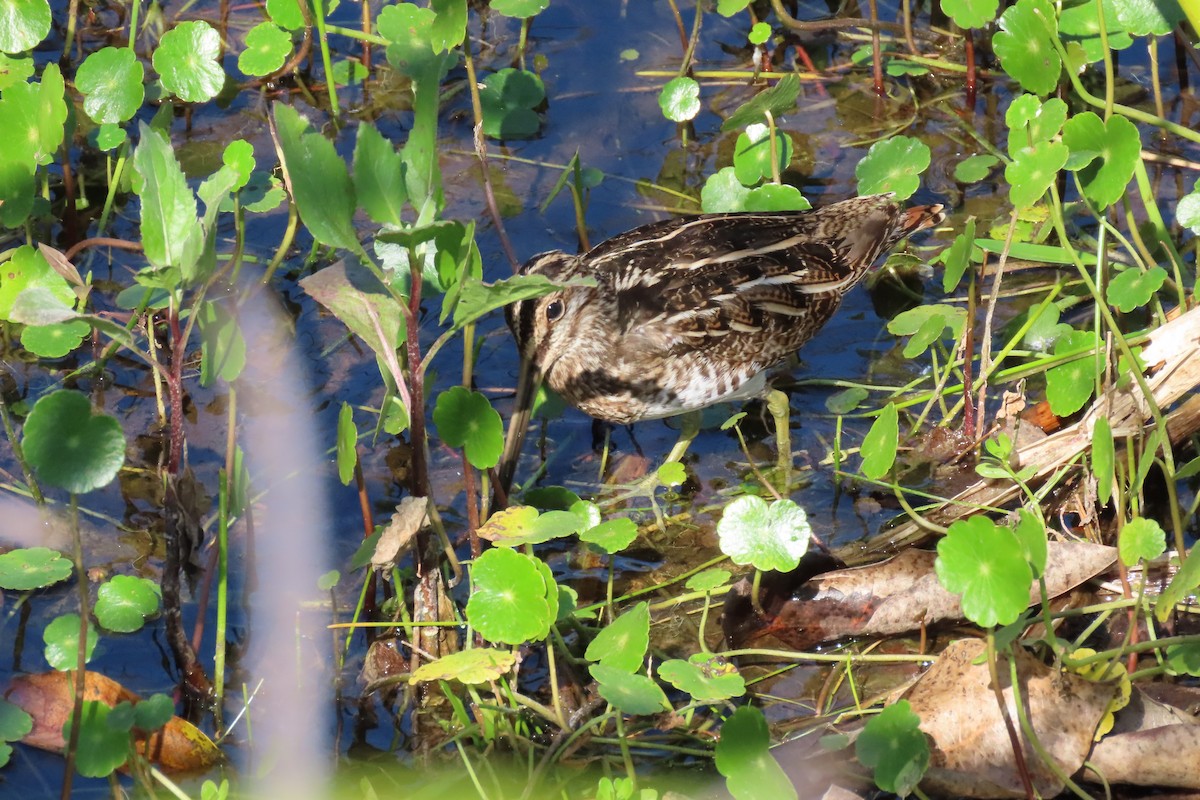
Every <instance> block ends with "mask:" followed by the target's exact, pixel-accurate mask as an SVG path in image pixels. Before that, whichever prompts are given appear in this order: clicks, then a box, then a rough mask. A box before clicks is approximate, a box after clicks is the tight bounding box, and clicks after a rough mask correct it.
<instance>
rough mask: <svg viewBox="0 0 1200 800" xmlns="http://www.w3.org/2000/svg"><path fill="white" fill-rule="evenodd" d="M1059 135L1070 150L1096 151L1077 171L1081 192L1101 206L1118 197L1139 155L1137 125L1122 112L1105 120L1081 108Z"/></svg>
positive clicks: (1140, 150) (1140, 147)
mask: <svg viewBox="0 0 1200 800" xmlns="http://www.w3.org/2000/svg"><path fill="white" fill-rule="evenodd" d="M1062 138H1063V143H1064V144H1065V145H1066V146H1067V147H1068V148H1069V149H1070V151H1071V153H1072V154H1074V153H1076V152H1096V153H1099V154H1100V157H1099V158H1096V159H1093V160H1091V161H1090V162H1088V163H1087V165H1086V166H1084V167H1083V168H1082V169H1080V170H1079V172H1078V175H1079V182H1080V184H1082V185H1083V193H1084V195H1086V196H1087V198H1088V199H1089V200H1091V201H1092V202H1093V203H1095V204H1096V205H1097V206H1099V207H1100V208H1101V209H1103V208H1107V207H1108V206H1110V205H1112V204H1113V203H1115V202H1116V201H1117V200H1119V199H1121V196H1122V195H1123V194H1124V193H1125V187H1126V186H1127V185H1128V184H1129V180H1130V178H1132V177H1133V171H1134V169H1135V168H1136V167H1137V165H1138V162H1139V161H1140V160H1141V157H1142V140H1141V137H1140V136H1139V135H1138V130H1137V127H1136V126H1135V125H1134V124H1133V123H1132V122H1130V121H1129V120H1127V119H1126V118H1125V117H1122V116H1114V117H1112V119H1110V120H1109V121H1108V122H1107V123H1106V122H1103V121H1102V120H1101V119H1100V117H1098V116H1096V115H1095V114H1094V113H1092V112H1091V111H1085V112H1083V113H1082V114H1076V115H1075V116H1073V117H1071V118H1070V119H1069V120H1067V121H1066V123H1064V125H1063V132H1062Z"/></svg>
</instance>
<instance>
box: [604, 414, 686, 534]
mask: <svg viewBox="0 0 1200 800" xmlns="http://www.w3.org/2000/svg"><path fill="white" fill-rule="evenodd" d="M702 418H703V412H701V411H688V412H686V413H684V414H681V415H680V417H679V439H678V440H677V441H676V442H675V446H674V447H672V448H671V452H670V453H668V454H667V458H666V460H665V461H664V462H663V463H664V464H667V463H670V462H672V461H679V460H680V459H682V458H683V455H684V453H686V452H687V449H688V447H690V446H691V444H692V440H693V439H695V438H696V434H697V433H699V432H700V421H701V419H702ZM660 486H662V481H660V480H659V478H658V470H654V471H653V472H651V473H650V474H648V475H646V476H645V477H643V478H642V479H641V480H639V481H637V482H636V483H634V484H633V485H632V486H630V487H629V489H628V491H625V492H622V493H621V494H620V495H618V496H617V497H615V498H613V502H619V501H621V500H628V499H629V498H631V497H647V498H649V499H650V502H651V504H653V505H654V512H655V514H654V515H655V517H657V518H658V520H659V525H660V526H661V525H662V515H661V513H660V512H659V510H658V504H657V503H655V502H654V491H655V490H656V489H658V488H659V487H660Z"/></svg>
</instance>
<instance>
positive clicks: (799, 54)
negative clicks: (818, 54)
mask: <svg viewBox="0 0 1200 800" xmlns="http://www.w3.org/2000/svg"><path fill="white" fill-rule="evenodd" d="M796 58H798V59H800V62H801V63H802V64H804V68H805V69H807V70H808V71H809V72H811V73H813V74H814V75H816V74H818V73H819V72H820V70H818V69H817V65H816V64H814V63H813V60H812V56H810V55H809V54H808V49H807V48H805V47H804V45H802V44H797V45H796ZM813 88H814V89H815V90H816V92H817V96H818V97H828V96H829V92H827V91H825V84H823V83H821V81H820V80H819V79H818V80H814V81H813Z"/></svg>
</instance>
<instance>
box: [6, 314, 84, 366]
mask: <svg viewBox="0 0 1200 800" xmlns="http://www.w3.org/2000/svg"><path fill="white" fill-rule="evenodd" d="M91 332H92V326H91V325H89V324H88V323H87V322H84V321H83V320H81V319H71V320H67V321H65V322H54V323H51V324H49V325H27V326H26V327H25V329H24V330H22V331H21V346H22V347H24V348H25V349H26V350H28V351H29V352H31V353H33V354H34V355H37V356H40V357H42V358H62V357H63V356H65V355H67V354H68V353H71V352H73V351H74V350H75V348H77V347H79V345H81V344H83V340H84V337H86V336H87V335H88V334H89V333H91Z"/></svg>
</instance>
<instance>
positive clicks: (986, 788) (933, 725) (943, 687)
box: [905, 639, 1115, 797]
mask: <svg viewBox="0 0 1200 800" xmlns="http://www.w3.org/2000/svg"><path fill="white" fill-rule="evenodd" d="M984 648H985V645H984V643H983V642H982V641H981V640H978V639H960V640H959V641H957V642H954V643H953V644H951V645H950V647H948V648H946V650H945V651H944V652H943V653H942V654H941V655H940V656H939V657H938V660H937V663H936V664H934V666H933V667H931V668H930V669H929V671H928V672H926V673H925V674H924V675H922V676H921V678H920V679H919V680H918V681H917V683H916V684H915V685H914V686H913V687H912V688H911V689H910V690H909V691H908V693H907V694H906V695H905V698H906V699H907V700H908V701H909V703H911V704H912V709H913V711H914V712H916V714H917V715H918V716H919V717H920V718H921V730H922V731H924V732H925V733H926V734H928V735H929V737H930V738H931V739H932V740H933V742H932V744H933V753H932V756H931V759H930V766H929V770H928V771H927V772H926V773H925V778H924V780H922V782H921V787H922V788H923V789H925V790H926V791H929V792H932V793H938V794H949V795H961V796H964V797H1024V796H1025V789H1024V787H1023V785H1022V783H1021V778H1020V775H1019V773H1018V771H1017V764H1016V760H1015V758H1014V756H1013V748H1012V740H1011V739H1010V738H1009V735H1008V731H1007V729H1006V728H1005V725H1004V720H1003V718H1002V716H1001V714H1000V709H999V708H998V707H997V704H996V695H995V692H994V691H993V689H992V686H991V679H990V677H989V675H988V667H987V664H986V663H981V664H974V663H972V662H974V661H975V660H976V658H977V657H978V656H980V655H981V654H982V653H983V652H984ZM1000 658H1001V661H1000V664H999V675H1000V683H1001V690H1002V692H1003V695H1004V701H1005V705H1006V706H1007V707H1008V714H1009V717H1010V718H1011V719H1012V720H1013V724H1014V725H1017V724H1018V723H1017V711H1016V706H1015V705H1014V699H1013V690H1012V685H1011V683H1010V682H1009V674H1010V673H1009V664H1008V661H1007V660H1006V659H1005V657H1004V656H1003V655H1001V657H1000ZM1015 658H1016V665H1017V670H1016V671H1017V677H1018V681H1019V690H1020V697H1021V702H1022V703H1023V704H1024V705H1025V707H1026V709H1027V712H1028V716H1029V721H1030V725H1031V726H1032V727H1033V730H1034V732H1035V733H1036V734H1037V738H1038V741H1039V742H1040V743H1041V746H1042V748H1044V750H1045V751H1046V752H1047V753H1048V754H1049V756H1050V757H1051V758H1053V759H1054V761H1055V762H1056V763H1057V765H1058V767H1059V770H1060V771H1061V773H1062V774H1065V775H1071V774H1073V773H1075V772H1076V771H1077V770H1078V769H1079V768H1080V767H1082V766H1083V762H1084V759H1085V758H1087V757H1088V752H1089V750H1090V749H1091V746H1092V734H1093V733H1094V732H1095V730H1096V725H1097V723H1099V721H1100V719H1101V717H1103V715H1104V712H1105V709H1106V708H1107V707H1108V701H1109V699H1110V698H1112V696H1113V694H1114V690H1115V687H1114V686H1113V685H1112V684H1107V683H1096V682H1093V681H1089V680H1087V679H1086V678H1082V677H1080V676H1078V675H1075V674H1073V673H1069V672H1062V671H1059V670H1057V669H1053V668H1051V667H1048V666H1046V665H1045V664H1043V663H1042V662H1041V661H1038V660H1037V659H1036V658H1034V657H1033V656H1032V655H1030V654H1028V653H1027V652H1026V651H1025V650H1023V649H1021V648H1016V649H1015ZM1018 735H1019V736H1020V739H1021V743H1022V750H1023V752H1024V755H1025V763H1026V765H1028V768H1029V771H1030V774H1031V777H1032V779H1033V785H1034V788H1035V789H1036V790H1037V791H1038V792H1039V794H1040V795H1041V796H1042V797H1053V796H1055V795H1057V794H1058V793H1059V792H1060V791H1062V789H1063V787H1064V784H1063V781H1062V780H1061V779H1060V778H1058V777H1057V776H1056V775H1055V774H1054V773H1053V772H1052V771H1051V770H1050V768H1049V767H1048V766H1047V765H1046V764H1045V763H1044V762H1043V761H1042V760H1041V758H1040V757H1039V756H1038V755H1037V753H1036V752H1035V751H1034V749H1033V747H1032V745H1031V744H1030V743H1029V741H1028V740H1027V739H1026V737H1025V736H1024V735H1023V734H1022V733H1021V731H1020V728H1019V727H1018Z"/></svg>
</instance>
